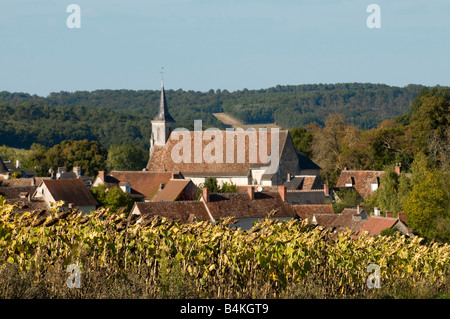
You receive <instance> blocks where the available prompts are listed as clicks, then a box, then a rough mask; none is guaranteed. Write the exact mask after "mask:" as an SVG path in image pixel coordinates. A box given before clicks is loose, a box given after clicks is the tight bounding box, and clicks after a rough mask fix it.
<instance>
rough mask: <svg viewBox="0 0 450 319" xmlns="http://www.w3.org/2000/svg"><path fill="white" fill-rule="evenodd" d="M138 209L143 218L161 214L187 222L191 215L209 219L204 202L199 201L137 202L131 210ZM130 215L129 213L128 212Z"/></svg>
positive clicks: (200, 218)
mask: <svg viewBox="0 0 450 319" xmlns="http://www.w3.org/2000/svg"><path fill="white" fill-rule="evenodd" d="M136 210H138V211H139V212H140V214H141V216H142V217H143V218H144V219H145V218H149V217H153V216H162V217H166V218H171V219H174V220H178V221H181V222H188V221H189V218H190V217H191V215H195V217H196V218H197V219H199V220H211V218H210V217H209V215H208V212H207V210H206V207H205V204H204V203H203V202H201V201H177V202H137V203H135V204H134V207H133V209H132V212H133V213H134V212H136ZM130 215H131V214H130Z"/></svg>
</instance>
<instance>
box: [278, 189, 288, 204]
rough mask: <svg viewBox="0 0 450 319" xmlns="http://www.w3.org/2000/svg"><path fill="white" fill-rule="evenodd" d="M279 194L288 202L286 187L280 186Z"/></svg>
mask: <svg viewBox="0 0 450 319" xmlns="http://www.w3.org/2000/svg"><path fill="white" fill-rule="evenodd" d="M278 192H279V193H280V196H281V199H282V200H283V201H284V202H286V201H287V188H286V186H278Z"/></svg>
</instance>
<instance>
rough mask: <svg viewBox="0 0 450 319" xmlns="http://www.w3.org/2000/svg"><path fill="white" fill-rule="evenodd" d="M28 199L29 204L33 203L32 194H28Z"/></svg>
mask: <svg viewBox="0 0 450 319" xmlns="http://www.w3.org/2000/svg"><path fill="white" fill-rule="evenodd" d="M27 199H28V202H29V203H31V194H30V193H28V195H27Z"/></svg>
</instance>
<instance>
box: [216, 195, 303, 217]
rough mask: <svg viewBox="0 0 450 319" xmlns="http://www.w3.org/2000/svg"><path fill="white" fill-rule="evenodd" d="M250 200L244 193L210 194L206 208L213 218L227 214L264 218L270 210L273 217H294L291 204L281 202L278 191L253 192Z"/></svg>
mask: <svg viewBox="0 0 450 319" xmlns="http://www.w3.org/2000/svg"><path fill="white" fill-rule="evenodd" d="M254 194H255V199H254V200H251V199H250V196H249V195H248V194H246V193H221V194H210V196H209V199H210V200H209V203H208V204H207V205H208V208H209V210H210V212H211V215H212V216H213V217H214V218H215V219H221V218H225V217H229V216H233V217H236V218H248V217H253V218H264V217H266V216H267V214H268V213H270V212H271V211H272V210H278V213H277V214H276V215H275V217H295V211H294V210H293V209H292V207H291V205H289V204H288V203H285V202H283V200H282V199H281V196H280V194H279V193H278V192H255V193H254Z"/></svg>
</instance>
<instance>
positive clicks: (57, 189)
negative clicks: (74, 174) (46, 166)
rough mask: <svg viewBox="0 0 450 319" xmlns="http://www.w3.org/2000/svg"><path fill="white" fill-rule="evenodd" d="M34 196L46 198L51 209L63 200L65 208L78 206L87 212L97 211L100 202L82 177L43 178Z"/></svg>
mask: <svg viewBox="0 0 450 319" xmlns="http://www.w3.org/2000/svg"><path fill="white" fill-rule="evenodd" d="M33 198H36V199H42V200H44V201H45V203H46V204H47V207H48V208H49V209H50V208H52V207H53V206H54V205H55V204H56V203H57V202H59V201H63V202H64V205H63V206H62V208H63V209H67V208H77V209H79V210H81V211H83V212H84V213H85V214H89V213H90V212H91V211H95V210H96V206H97V204H98V203H97V201H96V200H95V199H94V197H93V196H92V194H91V193H90V191H89V189H88V188H87V187H86V185H85V184H84V182H83V181H82V180H80V179H67V180H62V179H56V180H52V179H50V180H43V181H42V182H41V183H40V184H39V186H38V187H37V189H36V191H35V192H34V194H33Z"/></svg>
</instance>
